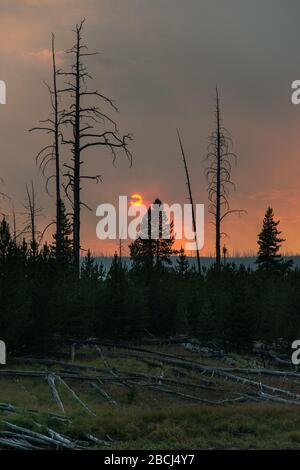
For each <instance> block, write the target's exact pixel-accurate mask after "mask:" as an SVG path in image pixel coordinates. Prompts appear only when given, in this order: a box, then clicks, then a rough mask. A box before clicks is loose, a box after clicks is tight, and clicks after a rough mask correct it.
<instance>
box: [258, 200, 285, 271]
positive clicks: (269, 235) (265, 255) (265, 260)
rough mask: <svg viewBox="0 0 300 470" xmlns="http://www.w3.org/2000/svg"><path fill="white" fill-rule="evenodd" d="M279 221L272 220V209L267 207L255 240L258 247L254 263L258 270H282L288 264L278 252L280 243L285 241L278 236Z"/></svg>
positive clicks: (279, 233)
mask: <svg viewBox="0 0 300 470" xmlns="http://www.w3.org/2000/svg"><path fill="white" fill-rule="evenodd" d="M279 222H280V221H279V220H278V221H275V220H274V212H273V209H272V208H271V207H268V209H267V211H266V213H265V217H264V220H263V227H262V230H261V232H260V233H259V235H258V242H257V243H258V246H259V249H258V255H257V259H256V264H258V268H259V269H260V270H264V271H282V269H283V268H285V267H289V266H290V263H289V262H288V263H284V261H283V258H282V256H281V255H280V254H279V250H280V248H281V243H282V242H284V241H285V239H284V238H280V235H281V232H280V231H279V230H278V228H277V227H278V225H279Z"/></svg>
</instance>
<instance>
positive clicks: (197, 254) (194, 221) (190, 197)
mask: <svg viewBox="0 0 300 470" xmlns="http://www.w3.org/2000/svg"><path fill="white" fill-rule="evenodd" d="M177 135H178V140H179V145H180V149H181V154H182V159H183V164H184V170H185V175H186V181H187V187H188V191H189V199H190V204H191V207H192V219H193V230H194V234H195V243H196V256H197V267H198V273H199V274H200V273H201V263H200V254H199V248H198V238H197V227H196V218H195V207H194V202H193V196H192V188H191V182H190V176H189V171H188V167H187V162H186V157H185V152H184V149H183V145H182V141H181V137H180V134H179V130H178V129H177Z"/></svg>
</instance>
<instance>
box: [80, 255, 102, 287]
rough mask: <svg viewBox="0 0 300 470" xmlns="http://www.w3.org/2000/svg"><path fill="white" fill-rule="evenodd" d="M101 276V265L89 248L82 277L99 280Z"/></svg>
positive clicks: (82, 269) (83, 265)
mask: <svg viewBox="0 0 300 470" xmlns="http://www.w3.org/2000/svg"><path fill="white" fill-rule="evenodd" d="M99 277H100V272H99V266H98V264H97V262H96V260H95V258H94V257H93V256H92V254H91V250H88V252H87V255H86V257H85V258H84V261H83V264H82V268H81V279H88V280H94V281H98V280H99Z"/></svg>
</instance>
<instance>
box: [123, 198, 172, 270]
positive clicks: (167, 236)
mask: <svg viewBox="0 0 300 470" xmlns="http://www.w3.org/2000/svg"><path fill="white" fill-rule="evenodd" d="M173 245H174V234H173V221H171V222H169V221H168V218H167V214H166V212H165V211H164V208H163V204H162V202H161V201H160V200H159V199H155V201H154V203H153V205H152V206H151V207H149V209H148V211H147V213H146V214H145V215H144V217H143V219H142V222H141V227H140V232H139V233H138V237H137V239H136V240H135V241H134V242H133V243H131V244H130V245H129V249H130V257H131V259H132V260H133V263H134V265H135V266H136V267H137V268H141V267H144V268H146V269H152V268H153V266H156V267H159V266H163V265H165V264H171V260H170V256H172V255H173V254H175V253H176V250H174V249H173Z"/></svg>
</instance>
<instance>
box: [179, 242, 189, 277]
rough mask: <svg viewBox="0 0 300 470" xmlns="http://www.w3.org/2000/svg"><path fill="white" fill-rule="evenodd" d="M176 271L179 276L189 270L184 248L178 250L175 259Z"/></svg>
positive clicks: (184, 274)
mask: <svg viewBox="0 0 300 470" xmlns="http://www.w3.org/2000/svg"><path fill="white" fill-rule="evenodd" d="M176 264H177V266H176V272H177V273H178V274H179V276H181V277H185V276H186V275H187V274H188V272H189V262H188V260H187V257H186V254H185V251H184V248H182V247H181V248H180V250H179V252H178V258H177V260H176Z"/></svg>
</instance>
